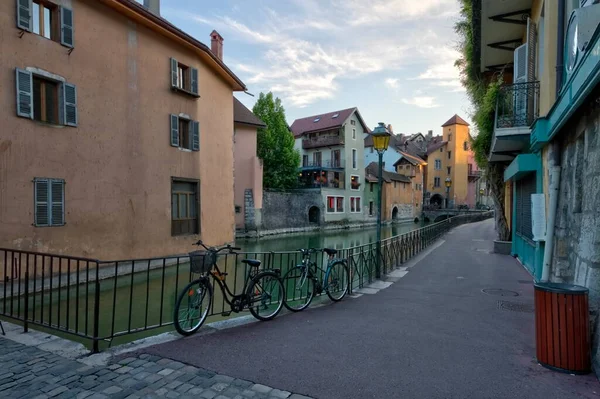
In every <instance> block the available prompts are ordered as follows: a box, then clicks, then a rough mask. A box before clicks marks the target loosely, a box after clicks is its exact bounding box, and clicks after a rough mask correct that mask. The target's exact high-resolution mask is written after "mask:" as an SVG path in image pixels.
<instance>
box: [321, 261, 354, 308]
mask: <svg viewBox="0 0 600 399" xmlns="http://www.w3.org/2000/svg"><path fill="white" fill-rule="evenodd" d="M349 282H350V273H349V271H348V266H346V264H345V263H344V262H341V261H338V262H335V263H334V264H332V265H331V266H329V272H328V273H327V281H326V282H325V285H326V292H327V296H328V297H329V299H331V300H332V301H334V302H337V301H341V300H342V298H343V297H345V296H346V294H347V293H348V284H349Z"/></svg>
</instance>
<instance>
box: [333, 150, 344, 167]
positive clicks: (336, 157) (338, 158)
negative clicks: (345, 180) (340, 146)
mask: <svg viewBox="0 0 600 399" xmlns="http://www.w3.org/2000/svg"><path fill="white" fill-rule="evenodd" d="M331 167H332V168H341V167H342V155H341V152H340V150H331Z"/></svg>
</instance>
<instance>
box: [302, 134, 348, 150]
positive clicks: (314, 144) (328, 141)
mask: <svg viewBox="0 0 600 399" xmlns="http://www.w3.org/2000/svg"><path fill="white" fill-rule="evenodd" d="M343 144H344V137H343V136H342V135H335V136H316V137H314V138H308V139H304V140H302V148H303V149H305V150H309V149H311V148H319V147H332V146H336V145H343Z"/></svg>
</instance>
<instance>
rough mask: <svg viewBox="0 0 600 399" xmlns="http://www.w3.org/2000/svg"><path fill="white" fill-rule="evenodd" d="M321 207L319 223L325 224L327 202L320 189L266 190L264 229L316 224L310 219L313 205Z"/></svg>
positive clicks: (263, 213)
mask: <svg viewBox="0 0 600 399" xmlns="http://www.w3.org/2000/svg"><path fill="white" fill-rule="evenodd" d="M313 206H316V207H317V208H319V223H318V225H322V224H323V221H324V219H323V216H324V215H325V204H323V197H322V196H321V192H320V191H319V190H298V191H289V192H275V191H265V192H264V193H263V209H262V225H261V229H263V230H276V229H285V228H297V227H307V226H311V225H313V226H315V225H316V224H311V223H309V221H308V211H309V209H310V208H311V207H313Z"/></svg>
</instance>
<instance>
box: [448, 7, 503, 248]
mask: <svg viewBox="0 0 600 399" xmlns="http://www.w3.org/2000/svg"><path fill="white" fill-rule="evenodd" d="M460 3H461V12H460V15H461V18H460V19H459V21H458V22H457V23H456V24H455V26H454V29H455V31H456V33H458V35H459V50H460V52H461V58H459V59H458V60H457V61H456V66H457V67H458V68H459V69H460V74H461V82H462V84H463V86H464V87H465V88H466V90H467V94H468V96H469V99H470V100H471V103H472V104H473V108H474V113H473V121H474V123H475V126H476V127H477V130H478V134H477V136H475V137H474V138H473V142H472V144H471V146H472V148H473V152H474V153H475V160H476V162H477V165H479V167H480V168H482V169H485V170H486V179H487V181H488V183H489V184H490V189H491V192H492V197H493V199H494V205H495V209H496V212H495V214H496V232H497V233H498V239H499V240H501V241H510V229H509V228H508V223H507V219H506V215H505V213H504V205H505V203H504V202H505V201H504V196H505V186H504V167H503V165H502V164H499V163H488V161H487V157H488V154H489V153H490V148H491V144H492V137H493V134H494V113H495V111H496V99H497V98H498V90H499V88H500V85H501V84H502V82H503V79H502V73H500V74H499V75H496V76H495V77H494V78H492V79H491V80H490V81H489V82H488V81H486V80H485V79H484V77H483V76H482V75H481V69H480V60H479V59H478V54H479V51H476V50H477V48H478V46H479V45H480V44H479V39H478V37H477V36H476V35H474V32H473V18H481V15H480V10H479V9H476V10H474V9H473V6H474V5H475V6H480V5H479V3H478V2H477V0H475V1H474V0H460Z"/></svg>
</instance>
